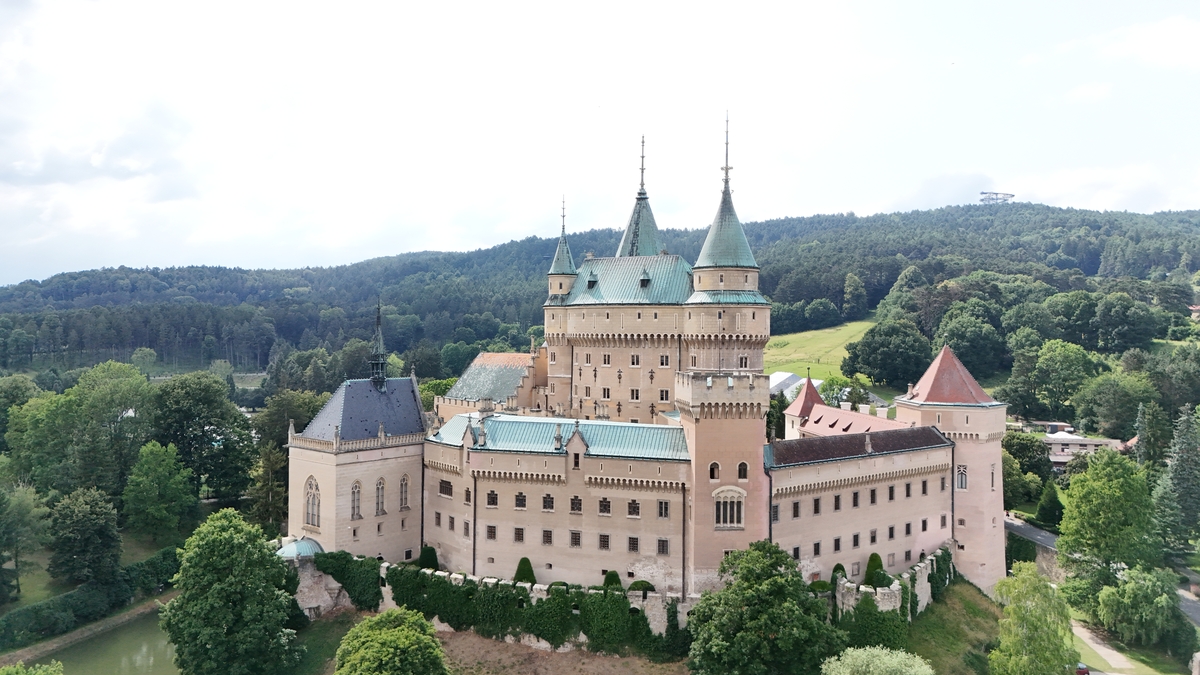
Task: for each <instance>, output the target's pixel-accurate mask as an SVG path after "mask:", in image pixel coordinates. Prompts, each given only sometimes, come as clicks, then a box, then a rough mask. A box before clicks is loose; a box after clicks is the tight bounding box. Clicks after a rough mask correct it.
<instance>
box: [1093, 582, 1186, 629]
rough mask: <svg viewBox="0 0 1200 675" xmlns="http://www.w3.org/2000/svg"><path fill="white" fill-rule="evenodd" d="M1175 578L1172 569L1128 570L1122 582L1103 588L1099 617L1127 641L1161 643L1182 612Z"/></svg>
mask: <svg viewBox="0 0 1200 675" xmlns="http://www.w3.org/2000/svg"><path fill="white" fill-rule="evenodd" d="M1176 578H1177V576H1176V575H1175V574H1174V573H1172V572H1170V571H1169V570H1157V569H1156V570H1149V571H1146V570H1140V569H1130V570H1125V571H1124V572H1123V573H1122V575H1121V582H1120V583H1119V584H1117V585H1116V586H1106V587H1105V588H1104V590H1102V591H1100V598H1099V604H1100V609H1099V611H1098V612H1097V618H1099V619H1100V622H1101V623H1102V624H1104V627H1105V628H1107V629H1109V630H1111V631H1113V632H1114V633H1117V634H1118V635H1120V636H1121V639H1122V640H1123V641H1125V642H1132V643H1134V644H1141V645H1154V644H1158V642H1159V640H1161V639H1162V638H1163V637H1164V636H1166V634H1167V633H1168V632H1169V631H1170V629H1171V626H1172V619H1173V618H1174V616H1175V614H1176V613H1177V612H1179V595H1178V594H1177V593H1176V592H1175V580H1176Z"/></svg>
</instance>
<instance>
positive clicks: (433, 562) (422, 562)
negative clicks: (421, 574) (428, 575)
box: [417, 546, 441, 570]
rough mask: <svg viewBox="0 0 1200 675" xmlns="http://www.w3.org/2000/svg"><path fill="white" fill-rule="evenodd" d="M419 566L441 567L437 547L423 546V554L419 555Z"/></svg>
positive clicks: (426, 568) (428, 567) (427, 568)
mask: <svg viewBox="0 0 1200 675" xmlns="http://www.w3.org/2000/svg"><path fill="white" fill-rule="evenodd" d="M417 567H420V568H421V569H423V570H436V569H441V568H440V567H438V558H437V549H435V548H434V547H432V546H422V547H421V555H420V556H419V557H417Z"/></svg>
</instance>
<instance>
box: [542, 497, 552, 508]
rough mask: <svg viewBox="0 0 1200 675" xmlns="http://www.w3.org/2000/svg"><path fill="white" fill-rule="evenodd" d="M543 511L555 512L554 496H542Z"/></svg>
mask: <svg viewBox="0 0 1200 675" xmlns="http://www.w3.org/2000/svg"><path fill="white" fill-rule="evenodd" d="M542 510H543V511H553V510H554V495H542Z"/></svg>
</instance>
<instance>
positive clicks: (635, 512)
mask: <svg viewBox="0 0 1200 675" xmlns="http://www.w3.org/2000/svg"><path fill="white" fill-rule="evenodd" d="M627 514H628V515H630V516H633V517H638V518H640V517H641V515H642V505H641V504H639V503H638V501H637V500H636V499H630V500H629V507H628V509H627Z"/></svg>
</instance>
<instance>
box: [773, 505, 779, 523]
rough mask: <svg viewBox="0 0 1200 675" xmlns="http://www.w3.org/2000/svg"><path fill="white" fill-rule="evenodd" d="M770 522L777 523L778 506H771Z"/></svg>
mask: <svg viewBox="0 0 1200 675" xmlns="http://www.w3.org/2000/svg"><path fill="white" fill-rule="evenodd" d="M771 522H772V523H778V522H779V505H778V504H772V505H771Z"/></svg>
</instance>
